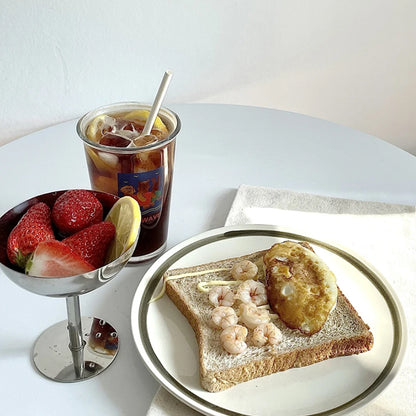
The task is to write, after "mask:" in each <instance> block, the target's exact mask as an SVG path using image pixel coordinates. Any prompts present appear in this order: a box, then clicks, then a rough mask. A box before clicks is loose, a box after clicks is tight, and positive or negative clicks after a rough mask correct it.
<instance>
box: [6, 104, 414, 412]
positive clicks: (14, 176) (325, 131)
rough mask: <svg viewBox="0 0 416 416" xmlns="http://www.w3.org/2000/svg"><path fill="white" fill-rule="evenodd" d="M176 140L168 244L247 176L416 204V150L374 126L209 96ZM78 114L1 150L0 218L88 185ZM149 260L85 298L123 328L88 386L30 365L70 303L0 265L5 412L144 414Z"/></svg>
mask: <svg viewBox="0 0 416 416" xmlns="http://www.w3.org/2000/svg"><path fill="white" fill-rule="evenodd" d="M170 108H171V109H172V110H174V111H175V112H177V113H178V115H179V117H180V118H181V121H182V130H181V132H180V134H179V136H178V139H177V150H176V163H175V173H174V182H173V193H172V205H171V215H170V231H169V239H168V248H169V247H172V246H173V245H175V244H177V243H179V242H181V241H183V240H185V239H187V238H189V237H191V236H193V235H195V234H198V233H200V232H203V231H206V230H208V229H211V228H216V227H221V226H223V225H224V222H225V218H226V215H227V212H228V210H229V208H230V205H231V202H232V200H233V198H234V195H235V193H236V190H237V188H238V186H239V185H241V184H250V185H261V186H266V187H273V188H280V189H290V190H294V191H302V192H310V193H316V194H321V195H329V196H336V197H343V198H352V199H361V200H373V201H382V202H391V203H401V204H410V205H415V204H416V180H415V178H416V158H415V157H414V156H412V155H410V154H408V153H406V152H405V151H403V150H401V149H399V148H397V147H394V146H393V145H391V144H388V143H386V142H383V141H382V140H380V139H377V138H375V137H372V136H369V135H367V134H364V133H361V132H358V131H355V130H352V129H349V128H346V127H343V126H340V125H336V124H333V123H330V122H326V121H323V120H319V119H314V118H311V117H306V116H302V115H299V114H294V113H288V112H283V111H277V110H272V109H264V108H255V107H245V106H231V105H210V104H187V105H172V106H170ZM75 124H76V120H72V121H69V122H66V123H63V124H59V125H56V126H53V127H50V128H47V129H45V130H42V131H39V132H36V133H33V134H31V135H29V136H26V137H23V138H21V139H18V140H16V141H14V142H12V143H9V144H7V145H5V146H3V147H1V148H0V175H1V178H2V182H3V196H2V198H1V200H0V215H2V214H3V213H4V212H6V211H7V210H8V209H9V208H11V207H12V206H14V205H16V204H17V203H19V202H21V201H23V200H25V199H27V198H29V197H31V196H34V195H37V194H41V193H46V192H49V191H52V190H58V189H69V188H89V187H90V184H89V179H88V173H87V168H86V162H85V157H84V153H83V146H82V143H81V140H80V139H79V138H78V137H77V135H76V132H75ZM150 265H151V263H150V262H149V263H146V264H142V265H139V266H137V265H136V266H128V267H127V268H126V269H124V270H123V271H122V272H121V273H120V274H119V275H118V276H117V277H116V278H115V279H114V280H112V281H111V282H110V283H108V284H107V285H105V286H104V287H102V288H100V289H99V290H97V291H94V292H91V293H89V294H86V295H83V296H81V297H80V301H81V311H82V313H83V315H87V316H93V315H94V314H97V315H98V316H101V317H103V318H105V319H108V320H109V321H110V322H111V323H112V324H113V325H114V326H115V327H116V328H117V329H118V333H119V339H120V353H119V355H118V356H117V358H116V361H115V363H114V364H113V365H112V366H111V367H110V368H109V369H108V370H106V371H105V372H104V373H102V374H101V375H99V376H98V377H95V378H93V379H90V380H87V381H83V382H80V383H73V384H65V383H57V382H53V381H50V380H48V379H45V378H44V377H42V376H41V375H40V374H39V373H38V372H37V371H36V370H35V369H34V367H33V364H32V362H31V358H30V355H31V349H32V346H33V343H34V341H35V340H36V338H37V337H38V336H39V334H40V333H41V332H42V331H43V330H44V329H46V328H48V327H49V326H51V325H53V324H54V323H56V322H58V321H61V320H63V319H65V317H66V311H65V302H64V300H63V299H55V298H46V297H42V296H36V295H34V294H31V293H29V292H26V291H24V290H22V289H21V288H19V287H18V286H16V285H15V284H13V283H12V282H11V281H10V280H9V279H7V278H6V277H5V276H4V275H3V274H2V273H1V272H0V291H1V293H2V302H1V304H0V312H1V316H3V318H2V320H3V323H2V340H1V343H0V373H1V374H2V383H1V386H2V388H1V398H2V401H1V402H2V403H1V404H2V406H1V407H2V414H13V415H27V414H31V415H37V414H39V415H45V414H46V415H49V414H60V415H62V416H63V415H71V416H73V415H77V414H88V415H92V414H94V415H100V416H104V415H112V416H113V415H142V414H145V412H146V410H147V409H148V407H149V405H150V403H151V400H152V398H153V396H154V394H155V393H156V391H157V389H158V383H157V382H156V381H155V380H154V379H153V378H152V376H151V375H150V374H149V372H148V371H147V369H146V368H145V366H144V365H143V363H142V361H141V359H140V357H139V356H138V353H137V351H136V349H135V347H134V345H133V340H132V336H131V331H130V307H131V301H132V297H133V295H134V292H135V290H136V288H137V285H138V283H139V282H140V279H141V277H142V276H143V274H144V273H145V272H146V270H147V269H148V268H149V267H150Z"/></svg>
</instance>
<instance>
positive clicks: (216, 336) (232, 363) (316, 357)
mask: <svg viewBox="0 0 416 416" xmlns="http://www.w3.org/2000/svg"><path fill="white" fill-rule="evenodd" d="M265 252H266V250H265V251H259V252H256V253H252V254H249V255H246V256H242V257H238V258H230V259H226V260H222V261H218V262H214V263H208V264H203V265H198V266H195V267H189V268H183V269H175V270H170V271H168V272H167V273H166V274H165V276H164V278H165V280H166V293H167V295H168V296H169V298H170V299H171V300H172V301H173V302H174V304H175V305H176V306H177V308H178V309H179V310H180V311H181V313H182V314H183V315H184V316H185V317H186V318H187V319H188V321H189V323H190V325H191V326H192V328H193V330H194V332H195V336H196V338H197V342H198V346H199V366H200V381H201V386H202V387H203V388H204V389H205V390H207V391H210V392H218V391H222V390H225V389H228V388H230V387H232V386H234V385H236V384H239V383H242V382H245V381H248V380H252V379H254V378H257V377H262V376H266V375H269V374H273V373H276V372H278V371H284V370H288V369H290V368H293V367H303V366H307V365H310V364H314V363H317V362H319V361H323V360H326V359H328V358H333V357H338V356H343V355H351V354H359V353H361V352H365V351H369V350H370V349H371V347H372V345H373V335H372V333H371V332H370V330H369V327H368V326H367V325H366V324H365V323H364V322H363V320H362V319H361V318H360V316H359V315H358V314H357V312H356V311H355V309H354V308H353V306H352V305H351V304H350V302H349V301H348V299H347V298H346V297H345V296H344V295H343V294H342V292H341V291H340V290H339V289H338V298H337V304H336V307H335V309H334V310H333V311H332V312H331V313H330V315H329V317H328V320H327V321H326V323H325V325H324V327H323V328H322V329H321V330H320V331H319V332H318V333H316V334H314V335H312V336H306V335H304V334H302V333H301V332H300V331H298V330H293V329H289V328H287V327H286V325H285V324H284V323H283V322H282V321H281V320H280V319H279V318H278V317H277V316H276V315H274V316H273V318H272V322H273V323H274V324H275V325H276V326H277V327H278V328H279V329H280V330H281V332H282V335H283V341H282V342H281V343H280V344H279V345H275V346H271V345H266V346H264V347H256V346H254V345H253V344H251V343H250V337H248V339H247V344H248V348H247V349H246V351H245V352H243V353H241V354H239V355H232V354H229V353H227V352H226V351H225V350H224V349H223V347H222V345H221V343H220V333H221V329H217V328H215V327H214V326H213V325H212V324H211V311H212V310H213V308H214V307H213V306H212V305H211V304H210V303H209V300H208V294H207V293H206V292H202V291H200V290H199V289H198V288H197V285H198V283H200V282H207V281H211V280H230V281H231V280H233V279H232V277H231V275H230V269H231V267H232V265H233V264H234V263H235V262H238V261H241V260H245V259H247V260H250V261H252V262H254V263H256V264H257V265H258V266H259V274H261V273H263V261H262V259H263V255H264V254H265ZM188 274H191V275H190V276H186V275H188ZM177 275H181V276H182V277H180V278H177V279H174V278H173V276H177ZM183 275H185V276H183ZM263 277H264V276H263ZM172 278H173V279H172ZM261 278H262V276H260V279H261ZM169 279H171V280H169ZM236 310H237V307H236Z"/></svg>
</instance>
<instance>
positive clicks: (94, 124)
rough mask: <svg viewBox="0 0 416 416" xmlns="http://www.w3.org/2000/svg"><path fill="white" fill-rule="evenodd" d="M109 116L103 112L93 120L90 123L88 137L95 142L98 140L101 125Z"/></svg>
mask: <svg viewBox="0 0 416 416" xmlns="http://www.w3.org/2000/svg"><path fill="white" fill-rule="evenodd" d="M106 117H107V116H106V115H105V114H101V115H99V116H97V117H95V118H94V120H93V121H91V123H90V124H89V125H88V128H87V131H86V135H87V137H88V138H89V139H90V140H92V141H93V142H97V141H98V135H97V133H98V129H99V128H100V127H101V125H102V124H103V123H104V120H105V118H106Z"/></svg>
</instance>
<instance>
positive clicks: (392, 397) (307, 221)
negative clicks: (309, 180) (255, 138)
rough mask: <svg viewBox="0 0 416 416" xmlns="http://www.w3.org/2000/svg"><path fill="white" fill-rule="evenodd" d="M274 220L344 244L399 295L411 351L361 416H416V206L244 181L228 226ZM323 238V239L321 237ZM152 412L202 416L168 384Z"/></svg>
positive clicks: (152, 415)
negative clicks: (382, 276)
mask: <svg viewBox="0 0 416 416" xmlns="http://www.w3.org/2000/svg"><path fill="white" fill-rule="evenodd" d="M238 224H274V225H279V226H281V227H282V228H289V229H296V230H302V234H304V235H309V236H311V237H314V236H319V239H320V240H324V241H327V242H329V243H332V244H339V245H341V246H342V247H344V248H346V249H351V250H352V251H353V252H354V253H359V255H360V257H362V258H364V259H366V261H367V262H368V263H370V264H372V265H373V266H374V267H375V268H376V269H377V270H378V271H379V272H381V273H382V274H383V275H384V276H385V277H386V278H387V279H388V281H389V283H390V284H391V286H392V287H393V288H394V290H395V292H396V293H397V295H398V297H399V299H400V301H401V304H402V307H403V309H404V312H405V316H406V320H407V324H408V345H407V352H406V355H405V358H404V361H403V364H402V367H401V370H400V372H399V374H398V375H397V377H396V378H395V379H394V380H393V382H392V383H391V384H390V385H389V386H388V388H387V389H385V390H384V391H383V392H382V393H381V394H380V395H379V396H378V397H377V398H376V399H375V400H373V401H372V402H371V403H370V404H368V405H367V406H365V407H364V408H362V409H360V410H358V411H357V412H356V413H355V414H356V415H357V416H358V415H359V416H376V415H377V416H392V415H394V416H401V415H403V416H405V415H406V416H407V415H416V405H415V403H416V358H415V357H416V353H415V351H416V330H415V323H416V307H415V306H414V299H415V298H416V284H415V281H416V277H415V273H416V212H415V207H413V206H407V205H395V204H386V203H378V202H365V201H354V200H348V199H340V198H330V197H325V196H319V195H312V194H305V193H298V192H292V191H286V190H276V189H270V188H264V187H253V186H249V185H242V186H240V188H239V189H238V192H237V194H236V197H235V199H234V202H233V204H232V207H231V210H230V212H229V214H228V217H227V220H226V225H238ZM317 238H318V237H317ZM147 415H148V416H197V415H199V413H198V412H195V411H194V410H193V409H190V408H189V407H187V406H185V405H184V404H183V403H181V402H179V401H178V400H177V399H176V398H174V397H173V396H172V395H170V393H168V392H167V391H166V390H164V389H163V388H160V389H159V391H158V392H157V394H156V396H155V398H154V400H153V402H152V404H151V406H150V409H149V411H148V413H147Z"/></svg>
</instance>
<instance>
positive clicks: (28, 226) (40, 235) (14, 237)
mask: <svg viewBox="0 0 416 416" xmlns="http://www.w3.org/2000/svg"><path fill="white" fill-rule="evenodd" d="M54 239H55V235H54V233H53V230H52V224H51V210H50V208H49V207H48V205H46V204H45V203H43V202H38V203H37V204H35V205H33V206H31V207H30V208H29V209H28V210H27V211H26V213H25V214H24V215H23V217H22V218H21V219H20V221H19V222H18V223H17V225H16V226H15V227H14V228H13V230H12V231H11V233H10V234H9V237H8V239H7V256H8V257H9V260H10V261H11V262H12V263H13V264H17V265H18V266H19V267H22V268H24V267H25V264H26V261H27V258H28V256H29V255H30V254H31V253H32V252H33V251H34V250H35V248H36V246H37V245H38V244H39V243H40V242H41V241H45V240H54Z"/></svg>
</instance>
